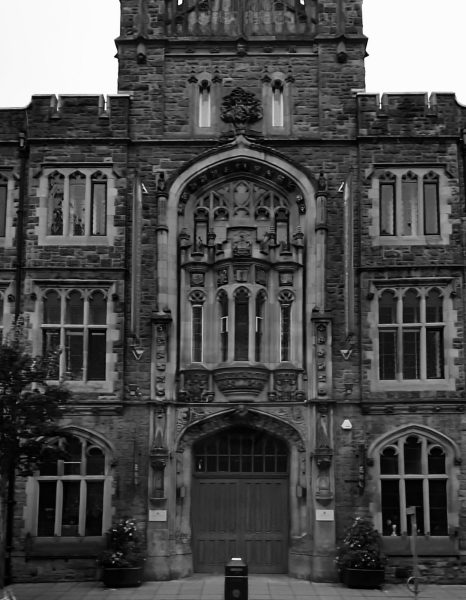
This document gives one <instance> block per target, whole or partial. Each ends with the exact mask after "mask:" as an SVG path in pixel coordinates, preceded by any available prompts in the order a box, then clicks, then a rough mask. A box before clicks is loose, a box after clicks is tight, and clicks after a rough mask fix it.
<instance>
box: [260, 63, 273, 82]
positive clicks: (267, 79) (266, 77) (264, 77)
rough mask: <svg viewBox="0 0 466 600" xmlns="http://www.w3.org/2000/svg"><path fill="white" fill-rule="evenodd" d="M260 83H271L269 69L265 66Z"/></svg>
mask: <svg viewBox="0 0 466 600" xmlns="http://www.w3.org/2000/svg"><path fill="white" fill-rule="evenodd" d="M262 81H263V82H264V83H270V82H271V81H272V78H271V77H270V75H269V69H268V67H267V65H265V67H264V70H263V72H262Z"/></svg>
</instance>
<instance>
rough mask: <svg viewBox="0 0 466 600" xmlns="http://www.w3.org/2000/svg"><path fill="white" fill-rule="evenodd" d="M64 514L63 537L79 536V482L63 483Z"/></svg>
mask: <svg viewBox="0 0 466 600" xmlns="http://www.w3.org/2000/svg"><path fill="white" fill-rule="evenodd" d="M62 486H63V512H62V525H61V535H63V536H71V535H72V536H75V535H79V497H80V488H81V483H80V482H79V481H63V482H62Z"/></svg>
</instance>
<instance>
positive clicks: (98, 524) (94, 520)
mask: <svg viewBox="0 0 466 600" xmlns="http://www.w3.org/2000/svg"><path fill="white" fill-rule="evenodd" d="M103 504H104V482H103V481H87V482H86V525H85V535H102V517H103Z"/></svg>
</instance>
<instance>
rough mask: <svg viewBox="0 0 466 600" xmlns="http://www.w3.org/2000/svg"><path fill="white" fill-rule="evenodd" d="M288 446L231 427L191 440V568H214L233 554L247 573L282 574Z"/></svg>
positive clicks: (286, 524)
mask: <svg viewBox="0 0 466 600" xmlns="http://www.w3.org/2000/svg"><path fill="white" fill-rule="evenodd" d="M288 457H289V453H288V447H287V444H286V443H285V442H283V441H282V440H280V439H278V438H276V437H274V436H272V435H270V434H269V433H267V432H265V431H261V430H256V429H252V428H249V427H245V426H236V427H232V428H230V429H227V430H223V431H221V432H219V433H217V434H215V435H211V436H209V437H206V438H203V439H201V440H200V441H198V442H197V443H195V444H194V445H193V488H192V491H193V493H192V515H191V523H192V533H193V560H194V570H195V571H197V572H204V573H206V572H207V573H208V572H220V571H222V570H223V567H224V565H225V563H226V562H227V561H228V560H229V559H230V558H232V557H233V556H238V557H241V558H243V559H245V560H246V562H247V564H248V565H249V570H250V572H252V573H286V572H287V559H288V532H289V510H288V489H289V485H288V471H289V458H288Z"/></svg>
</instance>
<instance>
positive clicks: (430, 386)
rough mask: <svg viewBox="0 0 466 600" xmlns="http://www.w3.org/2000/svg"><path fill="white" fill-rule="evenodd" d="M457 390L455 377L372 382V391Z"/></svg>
mask: <svg viewBox="0 0 466 600" xmlns="http://www.w3.org/2000/svg"><path fill="white" fill-rule="evenodd" d="M455 390H456V385H455V380H454V379H429V380H423V381H411V380H404V381H383V382H382V381H375V382H372V384H371V391H372V392H430V391H445V392H454V391H455Z"/></svg>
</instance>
